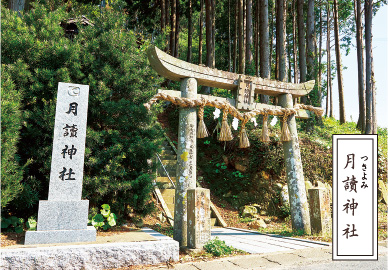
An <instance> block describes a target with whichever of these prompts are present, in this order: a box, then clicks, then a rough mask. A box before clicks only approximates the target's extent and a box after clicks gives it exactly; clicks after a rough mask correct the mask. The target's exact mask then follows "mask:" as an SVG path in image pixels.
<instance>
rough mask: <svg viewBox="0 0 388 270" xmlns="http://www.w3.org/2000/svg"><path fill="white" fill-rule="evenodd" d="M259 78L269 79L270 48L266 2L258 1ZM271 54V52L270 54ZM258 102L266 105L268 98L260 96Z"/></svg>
mask: <svg viewBox="0 0 388 270" xmlns="http://www.w3.org/2000/svg"><path fill="white" fill-rule="evenodd" d="M259 25H260V31H259V35H260V39H259V40H260V77H262V78H267V79H269V78H270V68H271V65H270V63H271V62H270V60H269V59H270V58H269V55H270V47H269V24H268V0H260V24H259ZM271 53H272V52H271ZM260 102H261V103H265V104H268V103H269V96H267V95H260Z"/></svg>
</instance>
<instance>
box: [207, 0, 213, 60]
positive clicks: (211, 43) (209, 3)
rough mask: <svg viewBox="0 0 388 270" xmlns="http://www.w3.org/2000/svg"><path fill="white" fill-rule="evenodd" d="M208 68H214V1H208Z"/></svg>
mask: <svg viewBox="0 0 388 270" xmlns="http://www.w3.org/2000/svg"><path fill="white" fill-rule="evenodd" d="M205 4H206V66H208V67H212V66H213V47H212V45H213V37H212V34H213V31H212V30H213V29H212V15H211V13H212V0H206V1H205Z"/></svg>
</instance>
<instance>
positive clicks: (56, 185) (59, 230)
mask: <svg viewBox="0 0 388 270" xmlns="http://www.w3.org/2000/svg"><path fill="white" fill-rule="evenodd" d="M88 97H89V86H88V85H80V84H73V83H61V82H60V83H59V84H58V95H57V107H56V112H55V127H54V142H53V152H52V158H51V173H50V185H49V195H48V200H41V201H39V211H38V225H37V231H27V232H26V237H25V241H24V243H25V244H26V245H29V244H49V243H69V242H91V241H95V240H96V229H95V228H94V227H93V226H87V223H88V210H89V201H88V200H81V195H82V180H83V166H84V155H85V139H86V120H87V111H88Z"/></svg>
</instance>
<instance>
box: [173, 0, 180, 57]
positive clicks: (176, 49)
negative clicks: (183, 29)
mask: <svg viewBox="0 0 388 270" xmlns="http://www.w3.org/2000/svg"><path fill="white" fill-rule="evenodd" d="M179 20H180V6H179V0H176V22H175V27H176V29H175V52H174V57H177V58H178V56H179V53H178V49H179Z"/></svg>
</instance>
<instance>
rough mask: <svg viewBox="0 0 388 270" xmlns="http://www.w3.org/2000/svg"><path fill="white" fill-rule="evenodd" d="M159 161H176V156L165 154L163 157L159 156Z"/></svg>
mask: <svg viewBox="0 0 388 270" xmlns="http://www.w3.org/2000/svg"><path fill="white" fill-rule="evenodd" d="M160 159H161V160H162V162H163V161H164V160H175V161H176V160H177V159H176V155H167V154H165V155H161V156H160Z"/></svg>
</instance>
